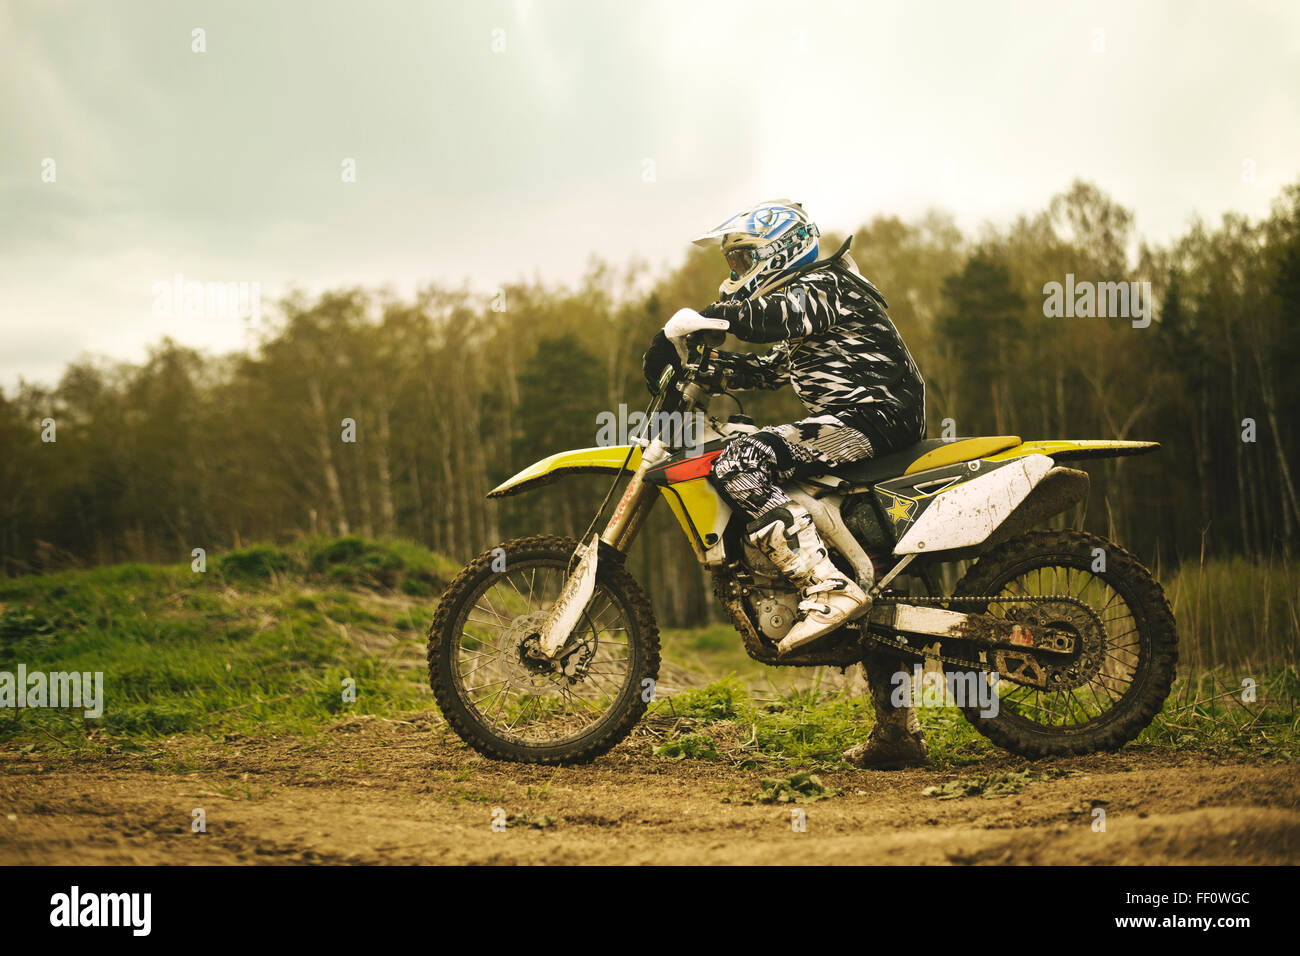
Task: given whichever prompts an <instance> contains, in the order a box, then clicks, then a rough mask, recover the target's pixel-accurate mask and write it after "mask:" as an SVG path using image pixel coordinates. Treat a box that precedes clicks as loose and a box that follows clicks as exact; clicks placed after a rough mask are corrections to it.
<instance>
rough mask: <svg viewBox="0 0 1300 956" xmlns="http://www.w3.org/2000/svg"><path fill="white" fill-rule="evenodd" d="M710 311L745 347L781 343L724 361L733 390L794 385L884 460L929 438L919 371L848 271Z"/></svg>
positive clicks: (821, 274) (812, 407) (837, 268)
mask: <svg viewBox="0 0 1300 956" xmlns="http://www.w3.org/2000/svg"><path fill="white" fill-rule="evenodd" d="M711 309H712V310H713V311H714V312H715V314H717V315H720V316H722V317H725V318H726V319H728V320H729V321H730V323H731V329H730V331H731V333H732V334H733V335H735V336H736V337H737V338H739V339H741V340H742V341H745V342H760V343H763V342H775V343H777V344H776V346H775V347H774V348H773V349H771V350H770V351H769V352H767V353H765V354H763V355H752V354H747V353H743V352H718V353H717V355H718V362H719V364H720V365H721V366H722V367H723V369H724V375H725V378H726V384H727V386H728V387H730V388H736V389H748V388H767V389H775V388H780V387H781V386H782V385H785V384H786V383H789V384H790V385H791V386H792V387H793V388H794V390H795V394H797V395H798V396H799V400H800V401H802V402H803V404H804V405H805V406H806V407H807V408H808V410H809V411H810V412H812V413H813V414H814V415H834V416H835V417H836V418H838V419H839V420H840V421H842V422H844V423H845V424H846V425H850V426H852V427H853V428H856V429H858V430H859V431H861V432H863V433H864V434H865V435H867V436H868V437H869V438H870V439H871V441H872V444H873V445H874V447H875V451H876V454H878V455H879V454H883V453H884V452H885V451H888V450H890V449H894V448H900V447H902V446H905V445H909V444H911V443H913V442H917V441H920V440H921V439H922V438H924V437H925V382H924V381H923V380H922V379H921V372H920V370H919V369H918V368H917V367H916V362H915V361H913V359H912V356H911V354H910V353H909V352H908V351H907V346H906V345H904V344H903V339H902V337H901V336H900V335H899V334H898V330H897V329H896V328H894V323H893V322H891V321H890V320H889V316H888V315H886V314H885V309H884V298H883V297H882V296H881V295H880V293H879V292H877V291H876V289H875V287H874V286H873V285H871V283H869V282H867V280H865V279H863V278H862V277H861V276H858V275H855V274H854V273H853V272H851V271H850V270H849V269H848V267H847V266H845V265H844V264H843V263H842V262H834V263H831V264H829V265H827V266H826V267H825V268H821V269H818V270H816V271H814V272H809V273H807V274H805V275H802V276H799V277H798V278H796V279H795V280H794V281H793V282H791V283H790V284H789V285H787V286H785V287H784V288H782V289H780V290H778V291H776V292H774V293H772V294H771V295H761V296H755V297H753V298H751V299H748V300H746V301H744V302H741V303H738V304H735V305H731V304H727V305H724V306H723V307H722V308H721V309H719V308H718V307H717V306H714V307H711ZM705 312H706V314H709V312H710V310H705Z"/></svg>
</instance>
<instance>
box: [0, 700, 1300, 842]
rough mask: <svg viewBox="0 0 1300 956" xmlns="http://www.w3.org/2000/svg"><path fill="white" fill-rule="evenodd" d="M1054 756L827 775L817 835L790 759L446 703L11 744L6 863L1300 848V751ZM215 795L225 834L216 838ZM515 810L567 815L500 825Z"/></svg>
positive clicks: (2, 757)
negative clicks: (531, 753) (479, 745)
mask: <svg viewBox="0 0 1300 956" xmlns="http://www.w3.org/2000/svg"><path fill="white" fill-rule="evenodd" d="M638 738H639V739H638ZM1053 765H1054V766H1058V767H1061V768H1066V769H1070V770H1074V771H1077V772H1078V774H1077V775H1075V776H1069V777H1064V778H1061V779H1057V780H1046V781H1042V782H1038V783H1033V784H1031V785H1029V786H1028V787H1027V788H1026V789H1024V790H1023V791H1022V792H1020V793H1019V794H1015V795H1013V796H1009V797H1004V798H998V799H986V798H983V797H969V798H963V799H958V800H944V801H940V800H936V799H934V798H931V797H925V796H922V794H921V790H922V788H923V787H926V786H929V785H931V784H936V783H943V782H945V781H949V780H954V779H957V778H960V777H968V776H971V775H972V774H975V773H988V772H991V771H996V770H1005V769H1020V768H1022V767H1023V766H1025V764H1024V762H1023V761H1021V760H1018V759H1016V758H1012V757H1009V756H1001V755H997V756H992V757H990V758H989V760H988V761H986V762H984V763H981V764H979V765H976V766H971V767H965V768H961V769H959V770H950V769H945V770H909V771H901V772H893V773H880V772H874V773H872V772H852V773H849V772H845V773H831V774H825V775H823V779H824V781H825V782H826V783H827V784H829V785H832V786H834V787H837V788H840V789H842V790H843V791H844V793H843V795H841V796H838V797H834V798H831V799H827V800H822V801H819V802H816V803H811V804H806V805H803V806H804V809H805V810H806V813H807V832H805V833H795V832H793V831H792V829H791V825H790V820H791V812H790V809H789V808H788V807H782V806H773V805H763V804H750V805H745V803H744V802H743V801H745V800H748V799H749V798H750V797H752V796H753V794H754V792H755V791H756V790H757V789H758V780H759V778H760V777H763V776H767V775H770V773H771V771H754V770H748V771H740V770H734V769H731V768H729V767H727V766H726V765H724V764H718V763H701V762H698V761H684V762H673V761H669V760H665V759H662V758H656V757H651V756H649V755H648V754H647V753H646V739H645V738H644V736H642V735H641V734H638V736H634V738H633V739H632V740H630V741H628V742H626V743H624V744H622V745H621V746H619V747H618V748H617V749H616V750H614V751H613V752H612V754H611V755H609V756H607V757H604V758H602V759H601V760H599V761H597V762H596V763H595V764H592V765H590V766H587V767H567V768H558V769H557V768H538V767H524V766H517V765H510V764H500V763H494V762H490V761H485V760H483V759H482V758H479V757H478V756H477V755H475V754H473V753H472V752H471V751H469V750H467V749H465V748H464V747H463V746H461V745H460V744H459V742H458V741H456V740H455V738H454V737H451V736H450V735H448V733H447V732H446V729H445V726H444V725H442V724H441V721H440V720H439V719H438V718H436V717H431V718H429V719H428V720H427V721H416V722H414V723H407V722H401V723H393V722H388V721H383V720H377V719H370V720H366V719H360V720H353V721H350V722H346V723H343V724H341V725H339V726H338V727H336V728H335V729H333V730H332V731H330V732H329V733H328V734H327V735H326V736H325V738H324V739H323V740H319V739H317V740H306V741H302V740H288V739H280V740H275V739H268V740H232V741H228V742H225V743H213V744H209V745H204V746H200V747H196V745H195V744H194V742H192V741H191V742H188V743H183V744H182V743H181V742H175V743H171V744H169V745H167V746H165V747H163V748H162V749H161V750H159V751H157V752H154V753H151V754H148V755H125V754H124V755H110V756H108V757H103V758H99V759H98V760H96V761H93V762H89V763H88V762H87V761H86V760H85V759H84V758H80V759H71V758H66V757H59V758H52V757H50V756H49V755H42V754H39V753H32V754H19V753H14V752H12V751H8V752H0V864H13V863H41V864H49V863H77V864H125V863H162V864H185V863H216V864H223V863H229V864H241V863H632V864H647V863H648V864H672V863H929V864H946V863H949V864H953V863H955V864H966V863H1135V864H1142V863H1290V864H1293V863H1296V862H1298V861H1300V773H1297V770H1296V768H1295V767H1293V766H1290V765H1283V764H1276V763H1273V764H1252V763H1246V762H1233V763H1221V762H1215V761H1212V760H1209V759H1206V758H1204V757H1198V756H1187V755H1181V754H1170V753H1160V752H1153V751H1149V750H1146V751H1143V750H1133V749H1129V750H1126V751H1125V752H1123V753H1121V754H1117V755H1103V756H1094V757H1088V758H1080V759H1075V760H1068V761H1058V762H1056V763H1055V764H1053ZM1094 806H1101V807H1102V808H1103V809H1104V810H1105V811H1106V831H1105V832H1104V833H1098V832H1094V831H1093V828H1092V822H1093V814H1092V808H1093V807H1094ZM200 807H201V808H203V810H204V811H205V813H206V817H207V832H206V833H202V834H195V833H193V832H192V831H191V811H192V810H194V809H195V808H200ZM495 807H501V808H502V809H504V810H505V812H506V813H508V814H510V815H512V816H513V815H515V814H526V815H528V817H529V818H530V819H531V820H533V821H537V822H539V823H543V824H545V823H546V820H545V818H547V817H549V818H550V819H551V821H553V822H551V823H550V824H549V825H545V826H543V827H541V828H535V827H532V826H528V825H526V824H520V823H518V822H516V823H513V824H512V825H511V826H510V827H509V828H508V829H507V830H506V831H505V832H493V831H492V828H491V814H492V810H493V808H495Z"/></svg>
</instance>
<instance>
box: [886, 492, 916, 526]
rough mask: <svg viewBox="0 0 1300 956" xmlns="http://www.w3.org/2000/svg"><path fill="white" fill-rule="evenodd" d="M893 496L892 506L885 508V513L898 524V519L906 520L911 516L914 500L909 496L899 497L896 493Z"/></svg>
mask: <svg viewBox="0 0 1300 956" xmlns="http://www.w3.org/2000/svg"><path fill="white" fill-rule="evenodd" d="M893 497H894V504H893V507H891V508H888V509H886V510H885V514H887V515H889V517H890V518H892V519H893V520H894V524H898V523H899V522H900V521H906V520H907V519H908V518H910V517H911V516H912V506H913V505H915V504H916V502H915V501H912V500H911V499H909V498H900V497H898V496H897V495H894V496H893Z"/></svg>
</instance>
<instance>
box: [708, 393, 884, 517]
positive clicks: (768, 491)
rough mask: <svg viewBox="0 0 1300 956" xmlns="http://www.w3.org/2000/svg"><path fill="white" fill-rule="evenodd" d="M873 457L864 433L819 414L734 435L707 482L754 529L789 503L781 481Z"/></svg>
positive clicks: (869, 442)
mask: <svg viewBox="0 0 1300 956" xmlns="http://www.w3.org/2000/svg"><path fill="white" fill-rule="evenodd" d="M874 456H875V449H874V448H872V446H871V439H869V438H868V437H867V436H866V435H864V434H863V433H862V432H860V431H858V430H857V429H856V428H853V427H851V426H849V425H845V424H844V423H843V422H841V421H840V420H839V419H838V418H836V417H835V416H834V415H818V416H816V417H814V418H803V419H800V420H799V421H797V422H791V423H790V424H789V425H771V426H769V427H767V428H760V429H759V430H758V431H756V432H754V433H753V434H751V435H738V436H737V437H735V438H733V439H732V440H731V441H729V442H728V443H727V447H726V448H724V449H723V451H722V454H721V455H719V456H718V457H717V458H715V459H714V460H713V468H712V469H711V470H710V472H709V477H710V478H711V479H712V480H713V484H714V486H715V487H717V488H718V489H719V490H720V491H721V492H722V494H723V496H724V497H725V498H726V499H727V500H728V502H729V503H730V504H731V506H732V507H733V508H735V509H736V510H737V511H740V512H741V513H743V514H745V515H747V516H748V517H749V519H750V523H751V524H752V523H754V522H757V521H758V519H760V518H763V517H765V516H766V515H767V514H768V513H769V512H771V511H774V510H776V509H777V508H788V507H789V506H790V505H791V504H793V502H792V501H791V500H790V498H789V496H788V495H786V493H785V492H784V491H782V490H781V487H780V485H781V482H784V481H789V480H790V479H791V478H794V477H796V476H799V475H808V474H815V473H817V472H819V471H822V470H824V469H826V468H829V467H831V466H833V465H843V464H847V463H848V462H851V461H861V460H862V459H864V458H872V457H874Z"/></svg>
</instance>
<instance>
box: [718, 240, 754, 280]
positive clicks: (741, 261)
mask: <svg viewBox="0 0 1300 956" xmlns="http://www.w3.org/2000/svg"><path fill="white" fill-rule="evenodd" d="M726 257H727V265H728V266H729V267H730V268H731V271H732V272H734V273H736V275H738V276H743V275H744V274H745V273H746V272H748V271H749V270H750V269H752V268H754V263H756V262H757V261H758V254H757V250H755V249H751V248H747V247H744V246H742V247H741V248H739V249H731V250H729V251H728V252H727V253H726Z"/></svg>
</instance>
